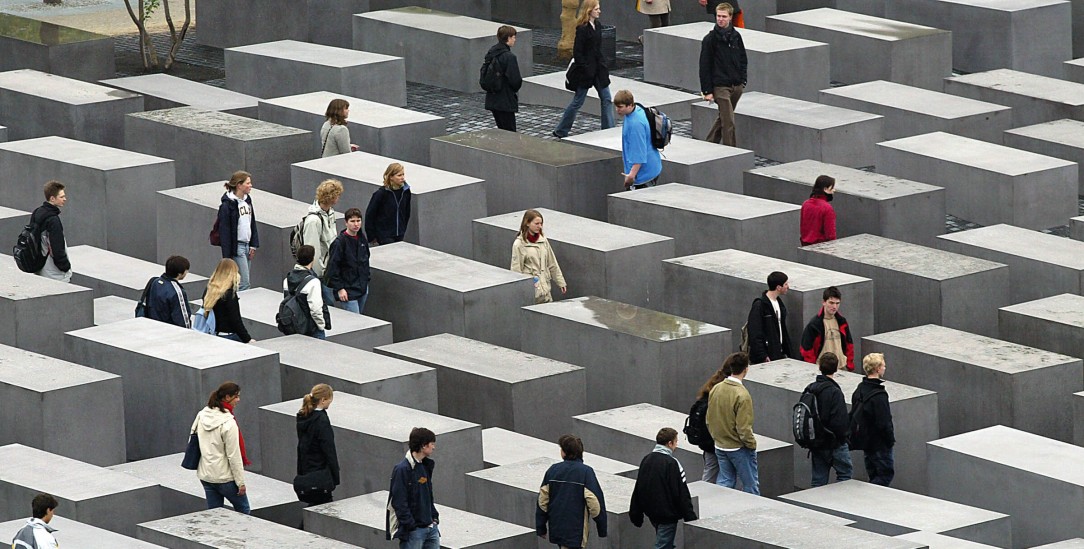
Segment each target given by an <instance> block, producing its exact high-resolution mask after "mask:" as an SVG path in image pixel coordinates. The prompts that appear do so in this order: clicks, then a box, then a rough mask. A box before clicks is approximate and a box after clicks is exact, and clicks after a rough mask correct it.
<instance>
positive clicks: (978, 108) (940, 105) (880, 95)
mask: <svg viewBox="0 0 1084 549" xmlns="http://www.w3.org/2000/svg"><path fill="white" fill-rule="evenodd" d="M821 93H827V94H830V95H838V96H840V97H849V98H851V99H857V100H859V101H866V102H869V103H874V104H877V105H884V106H886V107H893V108H896V109H900V110H904V111H913V112H920V113H922V114H923V115H926V116H933V117H936V118H942V119H945V120H954V119H957V118H962V117H965V116H974V115H979V114H987V113H991V112H997V111H1008V110H1011V109H1010V108H1009V107H1006V106H1004V105H997V104H994V103H987V102H986V101H979V100H976V99H969V98H967V97H960V96H958V95H952V94H948V93H941V92H936V91H933V90H927V89H924V88H916V87H914V86H908V85H906V84H899V83H896V82H889V81H887V80H874V81H872V82H862V83H860V84H851V85H849V86H840V87H838V88H829V89H827V90H823V91H822V92H821Z"/></svg>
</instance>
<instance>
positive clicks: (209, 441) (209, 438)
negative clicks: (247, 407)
mask: <svg viewBox="0 0 1084 549" xmlns="http://www.w3.org/2000/svg"><path fill="white" fill-rule="evenodd" d="M192 432H195V433H196V436H197V437H198V438H199V453H200V457H199V466H198V467H197V468H196V476H197V477H199V479H200V480H202V481H204V482H209V483H211V484H223V483H226V482H231V481H232V482H236V483H237V486H238V487H241V486H244V485H245V468H244V465H243V464H242V463H241V442H240V439H239V437H238V433H240V432H241V430H240V429H239V428H238V427H237V420H235V419H234V418H233V414H231V413H229V412H227V411H225V410H222V409H220V408H210V407H204V408H203V409H202V410H200V412H199V413H198V414H196V420H195V421H194V422H192Z"/></svg>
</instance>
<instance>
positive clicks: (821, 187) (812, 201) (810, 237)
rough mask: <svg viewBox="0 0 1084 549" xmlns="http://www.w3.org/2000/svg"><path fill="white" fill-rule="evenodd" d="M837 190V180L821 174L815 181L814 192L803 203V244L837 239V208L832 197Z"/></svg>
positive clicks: (801, 228) (801, 229) (801, 238)
mask: <svg viewBox="0 0 1084 549" xmlns="http://www.w3.org/2000/svg"><path fill="white" fill-rule="evenodd" d="M835 192H836V180H835V179H833V178H831V177H829V176H827V175H821V176H818V177H817V180H816V181H815V182H814V183H813V192H812V193H810V195H809V198H808V199H806V201H805V202H803V203H802V212H801V213H802V215H801V224H800V227H799V232H800V233H801V236H800V242H801V244H802V246H808V245H810V244H817V243H820V242H828V241H829V240H835V239H836V210H835V209H834V208H832V197H833V196H835Z"/></svg>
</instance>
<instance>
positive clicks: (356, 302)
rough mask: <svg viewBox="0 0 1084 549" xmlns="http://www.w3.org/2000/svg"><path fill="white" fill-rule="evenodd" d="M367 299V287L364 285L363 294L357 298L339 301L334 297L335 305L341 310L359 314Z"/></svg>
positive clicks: (363, 308)
mask: <svg viewBox="0 0 1084 549" xmlns="http://www.w3.org/2000/svg"><path fill="white" fill-rule="evenodd" d="M368 300H369V288H368V287H366V288H365V295H363V296H361V297H359V298H357V299H352V300H350V301H339V300H338V299H336V300H335V306H336V307H338V308H340V309H342V310H344V311H350V312H351V313H357V314H359V315H360V314H361V312H362V311H364V310H365V302H366V301H368Z"/></svg>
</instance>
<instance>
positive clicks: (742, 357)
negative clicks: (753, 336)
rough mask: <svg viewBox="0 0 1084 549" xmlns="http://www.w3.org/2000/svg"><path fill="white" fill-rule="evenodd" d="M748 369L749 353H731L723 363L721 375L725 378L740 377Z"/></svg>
mask: <svg viewBox="0 0 1084 549" xmlns="http://www.w3.org/2000/svg"><path fill="white" fill-rule="evenodd" d="M748 369H749V353H731V354H730V356H728V357H726V360H724V361H723V373H725V374H726V375H727V376H741V375H742V374H744V373H745V372H746V370H748Z"/></svg>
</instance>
